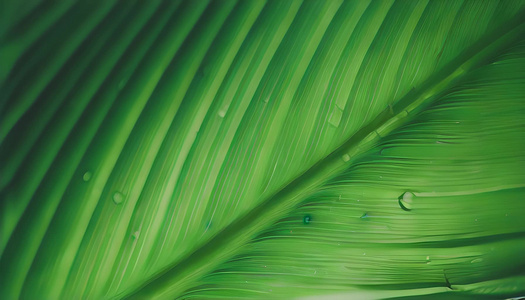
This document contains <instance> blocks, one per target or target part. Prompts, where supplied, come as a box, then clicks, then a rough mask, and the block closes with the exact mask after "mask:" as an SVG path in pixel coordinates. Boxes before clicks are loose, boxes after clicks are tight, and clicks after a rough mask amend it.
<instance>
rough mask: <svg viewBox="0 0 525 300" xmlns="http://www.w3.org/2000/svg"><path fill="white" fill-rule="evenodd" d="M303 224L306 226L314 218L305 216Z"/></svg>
mask: <svg viewBox="0 0 525 300" xmlns="http://www.w3.org/2000/svg"><path fill="white" fill-rule="evenodd" d="M303 222H304V224H308V223H310V222H312V216H310V215H306V216H304V218H303Z"/></svg>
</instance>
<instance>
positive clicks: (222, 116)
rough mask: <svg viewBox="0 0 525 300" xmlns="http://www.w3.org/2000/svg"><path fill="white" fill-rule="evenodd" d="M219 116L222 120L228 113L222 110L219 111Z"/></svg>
mask: <svg viewBox="0 0 525 300" xmlns="http://www.w3.org/2000/svg"><path fill="white" fill-rule="evenodd" d="M218 115H219V117H220V118H224V116H225V115H226V111H225V110H222V109H221V110H219V113H218Z"/></svg>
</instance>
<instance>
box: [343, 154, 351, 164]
mask: <svg viewBox="0 0 525 300" xmlns="http://www.w3.org/2000/svg"><path fill="white" fill-rule="evenodd" d="M342 158H343V161H345V162H347V161H349V160H350V155H348V154H345V155H343V156H342Z"/></svg>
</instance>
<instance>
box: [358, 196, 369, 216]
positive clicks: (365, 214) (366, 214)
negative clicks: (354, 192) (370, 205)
mask: <svg viewBox="0 0 525 300" xmlns="http://www.w3.org/2000/svg"><path fill="white" fill-rule="evenodd" d="M358 201H359V200H358ZM360 218H361V219H366V218H368V213H364V214H363V215H362V216H361V217H360Z"/></svg>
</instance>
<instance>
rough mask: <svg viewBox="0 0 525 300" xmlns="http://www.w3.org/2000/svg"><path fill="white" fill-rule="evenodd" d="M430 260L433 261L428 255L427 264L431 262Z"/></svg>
mask: <svg viewBox="0 0 525 300" xmlns="http://www.w3.org/2000/svg"><path fill="white" fill-rule="evenodd" d="M430 262H431V260H430V256H427V264H429V263H430Z"/></svg>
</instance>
